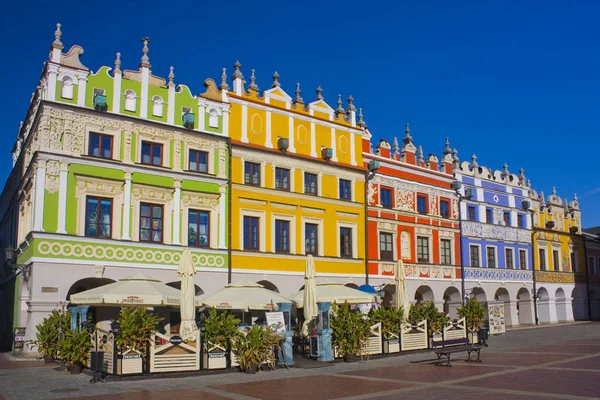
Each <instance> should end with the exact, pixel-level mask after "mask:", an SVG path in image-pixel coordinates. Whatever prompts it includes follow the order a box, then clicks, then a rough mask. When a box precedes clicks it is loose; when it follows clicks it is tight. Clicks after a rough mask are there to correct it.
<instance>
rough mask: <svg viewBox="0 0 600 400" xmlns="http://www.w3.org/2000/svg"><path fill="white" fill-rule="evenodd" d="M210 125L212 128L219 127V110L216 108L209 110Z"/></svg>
mask: <svg viewBox="0 0 600 400" xmlns="http://www.w3.org/2000/svg"><path fill="white" fill-rule="evenodd" d="M208 126H210V127H211V128H218V127H219V111H218V110H217V109H216V108H210V109H209V110H208Z"/></svg>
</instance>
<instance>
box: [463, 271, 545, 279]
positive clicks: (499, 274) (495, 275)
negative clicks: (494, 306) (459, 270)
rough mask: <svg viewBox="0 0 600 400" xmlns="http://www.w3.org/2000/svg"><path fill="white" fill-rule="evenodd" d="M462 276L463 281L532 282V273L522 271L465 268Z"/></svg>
mask: <svg viewBox="0 0 600 400" xmlns="http://www.w3.org/2000/svg"><path fill="white" fill-rule="evenodd" d="M464 274H465V280H474V281H503V282H508V281H511V282H533V272H532V271H528V270H523V269H504V268H471V267H465V269H464ZM536 276H537V274H536Z"/></svg>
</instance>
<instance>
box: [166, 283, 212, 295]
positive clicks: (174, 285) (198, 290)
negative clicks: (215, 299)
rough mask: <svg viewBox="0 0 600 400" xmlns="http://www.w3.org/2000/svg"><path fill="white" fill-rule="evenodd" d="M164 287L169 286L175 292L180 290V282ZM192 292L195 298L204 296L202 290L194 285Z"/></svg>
mask: <svg viewBox="0 0 600 400" xmlns="http://www.w3.org/2000/svg"><path fill="white" fill-rule="evenodd" d="M166 285H167V286H171V287H172V288H175V289H177V290H181V281H175V282H169V283H167V284H166ZM194 290H195V295H196V296H201V295H203V294H204V290H202V288H201V287H200V286H198V285H196V284H194Z"/></svg>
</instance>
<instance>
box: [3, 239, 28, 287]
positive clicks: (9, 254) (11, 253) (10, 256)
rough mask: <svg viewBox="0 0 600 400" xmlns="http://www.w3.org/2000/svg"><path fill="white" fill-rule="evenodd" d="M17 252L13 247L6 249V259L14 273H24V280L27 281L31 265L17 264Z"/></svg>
mask: <svg viewBox="0 0 600 400" xmlns="http://www.w3.org/2000/svg"><path fill="white" fill-rule="evenodd" d="M16 252H17V251H16V250H15V249H14V248H12V247H11V246H8V247H7V248H6V249H4V257H5V259H6V262H7V263H8V265H9V267H10V269H11V270H12V272H13V273H15V272H17V271H19V272H20V273H23V278H24V279H25V280H27V279H28V278H29V272H30V271H31V265H24V264H17V263H16V262H15V261H16Z"/></svg>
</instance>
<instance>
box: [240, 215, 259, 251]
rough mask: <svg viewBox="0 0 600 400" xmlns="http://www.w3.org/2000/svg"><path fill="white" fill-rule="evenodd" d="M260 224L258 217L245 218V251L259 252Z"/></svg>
mask: <svg viewBox="0 0 600 400" xmlns="http://www.w3.org/2000/svg"><path fill="white" fill-rule="evenodd" d="M258 223H259V218H258V217H244V250H259V248H260V247H259V246H260V240H259V227H258Z"/></svg>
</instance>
